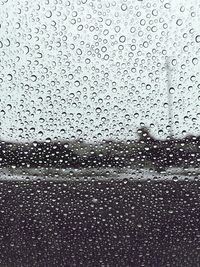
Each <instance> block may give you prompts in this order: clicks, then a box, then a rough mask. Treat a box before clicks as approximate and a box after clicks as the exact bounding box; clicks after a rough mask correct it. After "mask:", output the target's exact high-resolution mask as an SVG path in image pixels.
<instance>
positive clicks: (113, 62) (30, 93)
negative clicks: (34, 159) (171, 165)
mask: <svg viewBox="0 0 200 267" xmlns="http://www.w3.org/2000/svg"><path fill="white" fill-rule="evenodd" d="M16 3H17V2H16V1H15V0H8V1H7V2H6V1H1V7H0V24H1V28H0V55H1V58H0V60H1V61H0V70H1V71H0V90H1V98H0V100H1V102H0V121H1V129H0V133H1V136H2V139H12V140H16V139H17V140H38V139H42V140H44V139H45V138H47V137H50V138H55V137H57V138H59V139H64V138H71V137H83V138H84V139H87V140H95V139H102V138H119V139H126V138H135V137H136V134H135V131H136V129H137V128H138V127H140V124H141V123H143V124H145V125H146V126H151V131H152V133H153V134H154V135H155V136H159V137H160V138H165V137H166V136H167V134H168V128H167V124H168V107H167V101H168V99H167V95H168V94H167V82H166V69H165V64H166V57H167V56H168V57H169V58H170V68H171V78H172V79H171V86H172V87H173V88H174V90H173V89H172V90H171V91H172V93H173V96H172V97H173V101H174V105H173V115H174V116H175V117H174V118H173V124H174V126H173V129H174V133H175V134H176V135H177V136H183V135H185V134H186V133H195V134H197V133H199V132H200V128H199V125H200V124H199V123H200V108H199V99H198V97H199V90H200V86H199V88H198V84H199V83H200V77H199V76H200V75H199V71H200V68H199V67H200V63H199V52H200V17H199V16H198V14H199V12H200V4H199V3H198V1H195V0H188V1H183V0H179V1H177V0H176V1H164V0H162V1H155V0H154V1H145V0H143V1H105V0H102V1H86V0H82V1H59V0H58V1H39V0H35V1H24V0H23V1H19V2H18V4H16Z"/></svg>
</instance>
